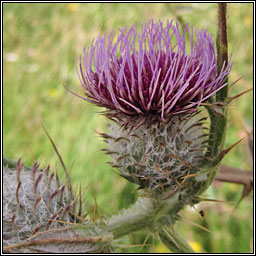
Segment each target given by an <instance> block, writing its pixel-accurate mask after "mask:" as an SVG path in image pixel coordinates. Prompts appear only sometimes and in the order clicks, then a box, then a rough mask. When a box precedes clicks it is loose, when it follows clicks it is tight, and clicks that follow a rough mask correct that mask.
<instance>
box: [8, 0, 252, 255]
mask: <svg viewBox="0 0 256 256" xmlns="http://www.w3.org/2000/svg"><path fill="white" fill-rule="evenodd" d="M151 18H154V19H155V20H158V19H161V20H163V21H166V20H167V19H169V20H170V19H175V20H178V21H179V22H183V23H187V22H189V23H190V24H193V26H194V27H195V28H198V29H202V28H208V30H209V32H210V33H212V34H213V37H214V38H215V35H216V27H217V4H215V3H207V4H205V3H186V4H175V3H168V4H167V3H155V4H151V3H150V4H149V3H147V4H146V3H122V4H120V3H98V4H96V3H95V4H94V3H60V4H57V3H45V4H43V3H38V4H34V3H33V4H30V3H4V4H3V50H4V56H3V57H4V68H3V75H4V76H3V93H4V95H3V140H4V141H3V152H4V155H5V156H6V157H8V158H11V159H14V160H17V159H18V158H20V157H22V160H23V161H25V164H26V165H28V166H31V165H32V164H33V162H34V160H38V161H39V162H40V163H41V165H42V166H44V165H46V164H48V163H50V164H51V166H52V169H53V170H54V169H56V168H57V169H58V171H59V173H60V174H63V171H62V169H61V166H60V164H59V161H58V158H57V155H56V154H55V152H54V150H53V148H52V146H51V144H50V141H49V140H48V138H47V136H46V134H45V132H44V131H43V129H42V125H44V126H45V127H46V129H47V130H48V132H49V134H50V135H51V137H52V138H53V140H54V142H55V144H56V145H57V147H58V149H59V151H60V153H61V155H62V157H63V159H64V162H65V164H66V165H67V166H68V167H70V166H71V165H72V163H73V162H74V166H73V168H72V171H71V176H72V181H73V184H74V187H75V188H78V187H79V185H80V184H81V185H82V190H83V191H84V192H85V194H86V195H85V207H86V209H87V210H89V211H92V209H93V206H94V199H93V197H94V196H96V198H97V203H98V205H99V209H100V211H101V213H103V214H105V215H106V216H108V215H110V214H111V213H113V212H117V211H118V209H120V208H123V207H127V206H128V205H129V204H131V203H132V202H133V201H134V200H135V197H136V192H134V189H135V187H134V186H133V185H131V184H127V182H126V181H125V180H123V179H122V178H120V177H119V176H118V175H117V174H116V173H115V172H114V171H113V169H112V168H111V167H110V166H108V165H107V164H106V162H107V161H109V158H108V156H106V155H104V154H103V152H101V151H100V150H101V149H102V148H104V146H105V145H104V142H103V140H102V138H100V137H99V136H98V135H97V132H103V131H107V120H106V118H105V117H104V116H102V115H100V114H99V113H98V112H99V111H100V110H101V109H99V108H97V107H94V106H92V105H90V104H88V103H86V102H84V101H83V100H81V99H79V98H77V97H75V96H73V95H71V94H69V93H68V92H67V91H66V90H65V89H64V87H63V85H66V86H67V87H69V88H71V89H72V90H74V91H76V92H78V93H80V94H82V93H83V91H82V88H81V86H80V84H79V80H78V77H77V74H76V68H75V61H76V60H77V59H78V57H79V55H80V54H81V53H82V51H83V47H84V46H86V47H87V46H89V45H90V42H91V41H92V39H93V38H95V37H97V35H98V34H99V33H104V32H105V31H106V32H110V31H112V30H118V29H119V28H120V27H122V26H128V27H129V26H130V25H132V24H136V25H137V26H139V27H140V24H141V23H142V22H145V21H148V20H149V19H151ZM228 31H229V52H232V55H233V61H234V66H233V69H232V72H231V75H230V82H231V83H232V82H234V81H235V80H236V79H238V78H240V77H242V79H241V80H240V81H239V82H238V83H237V84H236V85H234V86H232V88H231V89H230V95H236V94H237V93H239V92H242V91H244V90H247V89H250V88H251V87H252V84H253V66H252V61H253V4H252V3H251V4H249V3H234V4H231V3H230V4H228ZM252 124H253V94H252V92H250V93H248V94H246V95H244V96H243V97H241V98H239V99H238V100H236V101H235V102H233V103H232V104H231V108H230V123H229V132H228V138H227V146H230V145H232V144H233V143H235V142H236V141H237V140H239V139H240V138H242V137H244V136H245V135H246V133H245V128H246V129H250V128H251V126H252ZM224 163H226V164H229V165H231V166H235V167H238V168H241V169H248V170H249V169H251V168H252V167H251V165H250V161H249V160H248V151H247V150H246V141H245V142H244V143H242V144H240V145H239V146H238V147H236V148H235V149H234V150H233V151H232V152H231V153H230V154H229V155H228V156H226V158H225V159H224ZM241 192H242V187H241V186H238V185H235V184H221V183H217V182H215V183H214V184H213V185H212V186H211V188H209V189H208V191H207V192H206V193H205V197H210V198H216V199H218V200H230V201H233V202H237V201H238V200H239V198H240V196H241ZM201 209H204V212H205V217H204V218H201V217H200V214H199V213H198V212H199V211H200V210H201ZM233 209H234V204H224V203H213V202H208V203H202V204H200V205H199V206H198V207H196V209H191V208H189V207H188V208H186V209H185V210H184V213H183V216H184V217H185V218H186V219H188V220H190V221H193V222H195V223H198V224H200V225H203V226H205V227H207V228H208V229H210V230H211V231H212V233H208V232H206V231H204V230H202V229H200V228H198V227H196V226H194V225H192V224H189V223H185V222H183V223H179V224H178V226H179V230H180V231H181V233H182V234H183V235H184V236H185V237H186V238H187V240H188V241H189V242H190V244H191V245H192V246H193V248H194V249H195V250H196V251H197V252H215V253H216V252H218V253H246V252H247V253H248V252H252V250H253V248H252V246H253V242H252V233H253V227H252V216H253V205H252V195H251V196H249V197H247V198H245V199H244V200H243V201H242V203H241V204H240V206H239V208H238V209H237V210H236V211H235V212H234V213H233V214H232V211H233ZM146 236H147V234H146V233H141V234H135V235H132V236H130V237H127V238H124V239H123V240H122V241H120V243H119V245H118V246H119V247H118V248H117V252H118V251H119V252H168V250H167V249H166V248H165V247H164V246H163V245H161V244H160V243H158V242H157V241H156V240H155V239H152V238H150V239H149V240H148V241H147V243H148V244H150V245H149V246H145V247H142V246H136V245H137V244H142V243H143V242H144V239H145V237H146ZM120 244H122V245H120ZM129 245H133V246H132V247H130V246H129Z"/></svg>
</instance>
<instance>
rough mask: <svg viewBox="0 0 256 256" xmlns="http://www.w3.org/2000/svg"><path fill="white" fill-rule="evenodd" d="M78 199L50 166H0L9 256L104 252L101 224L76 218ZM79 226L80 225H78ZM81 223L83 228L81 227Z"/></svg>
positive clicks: (106, 247)
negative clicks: (14, 255)
mask: <svg viewBox="0 0 256 256" xmlns="http://www.w3.org/2000/svg"><path fill="white" fill-rule="evenodd" d="M76 203H77V200H76V199H75V198H74V197H73V193H72V192H71V190H70V189H69V186H68V184H63V185H62V184H61V183H60V180H59V178H58V175H57V173H56V174H54V173H50V166H48V167H47V168H45V169H43V170H40V169H39V164H38V163H35V164H34V166H33V168H32V169H30V170H28V168H25V167H24V164H22V163H21V161H20V160H19V161H18V163H17V167H16V168H14V169H10V168H8V167H5V166H4V167H3V245H4V250H5V251H6V252H9V253H31V252H41V253H62V252H63V253H89V252H107V251H109V249H110V242H111V241H112V235H111V234H109V233H108V232H107V231H106V230H105V228H104V225H98V224H97V223H95V224H92V222H91V221H90V220H89V219H83V218H81V217H79V216H78V215H79V213H78V211H77V210H78V208H77V207H76ZM78 224H80V226H78ZM82 224H83V225H82Z"/></svg>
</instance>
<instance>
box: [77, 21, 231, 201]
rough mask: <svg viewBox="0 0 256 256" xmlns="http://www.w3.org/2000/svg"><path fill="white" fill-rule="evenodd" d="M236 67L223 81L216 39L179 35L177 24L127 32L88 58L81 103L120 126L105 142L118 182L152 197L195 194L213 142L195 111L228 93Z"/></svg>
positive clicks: (95, 46)
mask: <svg viewBox="0 0 256 256" xmlns="http://www.w3.org/2000/svg"><path fill="white" fill-rule="evenodd" d="M194 34H196V41H195V38H194ZM114 38H116V39H115V40H114ZM186 38H188V39H189V42H188V43H187V42H186V40H185V39H186ZM136 46H137V48H136ZM188 49H189V50H188ZM231 67H232V64H231V62H229V63H225V64H224V65H223V67H222V69H221V70H220V72H219V74H218V73H217V65H216V56H215V52H214V46H213V41H212V36H211V35H210V34H208V33H207V31H206V30H201V31H198V30H196V33H194V30H193V27H192V26H191V28H189V25H187V26H185V27H184V28H183V29H182V30H180V28H179V24H178V23H176V24H174V22H173V21H171V22H169V21H167V24H166V26H164V25H163V23H162V22H161V21H159V23H155V22H154V21H153V20H151V21H150V22H149V23H146V24H145V25H144V26H143V25H142V27H141V33H140V35H139V33H138V32H137V31H136V30H135V28H134V27H131V28H130V29H129V30H127V29H126V28H123V29H121V30H120V32H119V34H118V35H117V36H116V37H115V34H114V33H111V34H110V35H109V36H108V38H107V37H106V34H105V35H104V37H101V36H99V37H98V39H97V40H96V41H95V42H93V43H92V45H91V47H90V48H89V49H88V50H87V51H85V50H84V57H83V58H82V57H81V56H80V64H79V68H78V73H79V74H80V75H79V78H80V82H81V84H82V86H83V88H84V91H85V94H86V97H82V98H83V99H84V100H86V101H89V102H91V103H94V104H97V105H99V106H103V107H105V108H106V109H107V110H106V112H105V113H106V115H107V116H108V117H110V119H112V120H115V121H116V123H117V124H111V125H110V130H111V131H110V134H109V135H106V134H103V135H104V137H105V138H106V141H107V142H108V149H107V150H106V151H107V153H108V154H110V155H111V156H112V157H113V159H114V162H113V166H115V167H116V166H117V167H119V168H120V170H121V175H122V176H123V177H125V178H126V179H128V180H129V181H131V182H134V183H137V184H138V185H139V186H140V188H145V189H146V190H147V191H151V194H152V195H153V196H154V197H159V196H160V197H163V198H166V197H170V196H171V195H172V194H174V193H175V192H177V191H178V190H180V188H181V187H184V188H186V189H187V188H188V187H190V190H191V189H192V187H193V189H194V191H197V190H198V189H199V188H198V187H200V186H199V183H200V182H198V181H199V180H200V179H201V180H203V179H204V180H206V179H207V176H206V175H205V173H204V172H203V171H202V169H203V167H205V162H206V161H205V159H206V154H207V146H208V142H209V140H208V139H209V138H208V137H209V136H208V134H207V133H205V130H206V127H204V126H203V123H202V121H203V120H205V119H207V117H202V116H200V115H199V114H197V113H198V109H199V107H200V106H201V105H202V104H203V103H205V102H206V101H207V100H210V99H211V101H213V100H214V98H213V97H212V96H213V94H214V93H216V92H217V91H219V90H220V89H222V88H223V87H225V86H226V85H227V84H226V83H225V80H226V78H227V76H228V74H229V72H230V70H231ZM211 103H212V104H213V103H214V102H211ZM203 159H204V160H203ZM207 166H211V164H209V161H208V163H207ZM188 183H189V184H190V185H189V186H187V184H188ZM181 190H183V189H181ZM192 194H193V193H192Z"/></svg>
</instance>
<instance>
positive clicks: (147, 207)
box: [108, 198, 158, 239]
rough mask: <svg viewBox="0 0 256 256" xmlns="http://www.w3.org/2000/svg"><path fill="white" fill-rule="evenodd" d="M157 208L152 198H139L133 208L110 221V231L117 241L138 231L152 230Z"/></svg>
mask: <svg viewBox="0 0 256 256" xmlns="http://www.w3.org/2000/svg"><path fill="white" fill-rule="evenodd" d="M157 208H158V207H156V205H155V203H154V200H153V199H152V198H139V199H138V200H137V202H136V203H135V204H134V205H133V206H132V207H130V208H128V209H125V210H123V212H121V213H120V214H118V215H114V216H112V217H111V218H110V219H109V222H108V231H109V232H111V233H112V234H113V235H114V239H117V238H120V237H122V236H124V235H128V234H131V233H133V232H135V231H138V230H143V229H147V228H149V229H150V228H152V227H153V224H154V217H155V214H156V212H157Z"/></svg>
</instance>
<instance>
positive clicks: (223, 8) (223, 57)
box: [216, 3, 228, 102]
mask: <svg viewBox="0 0 256 256" xmlns="http://www.w3.org/2000/svg"><path fill="white" fill-rule="evenodd" d="M217 54H218V56H217V65H218V73H220V71H221V68H222V66H223V65H224V63H225V66H227V64H228V37H227V3H218V35H217ZM227 82H228V80H226V81H225V83H227ZM227 96H228V87H227V86H225V87H224V88H223V89H222V90H220V92H217V96H216V99H217V101H221V102H223V101H225V99H226V97H227Z"/></svg>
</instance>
